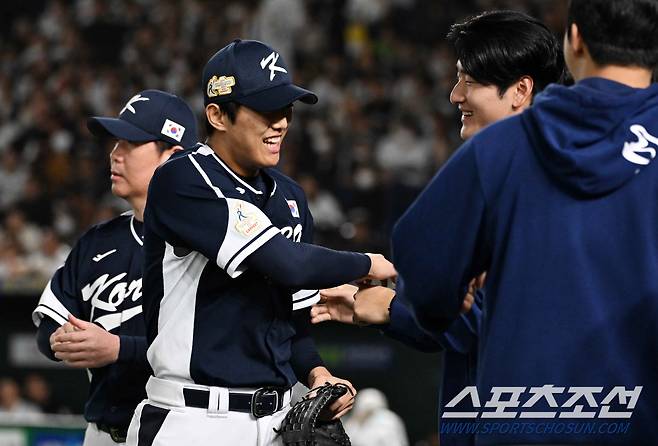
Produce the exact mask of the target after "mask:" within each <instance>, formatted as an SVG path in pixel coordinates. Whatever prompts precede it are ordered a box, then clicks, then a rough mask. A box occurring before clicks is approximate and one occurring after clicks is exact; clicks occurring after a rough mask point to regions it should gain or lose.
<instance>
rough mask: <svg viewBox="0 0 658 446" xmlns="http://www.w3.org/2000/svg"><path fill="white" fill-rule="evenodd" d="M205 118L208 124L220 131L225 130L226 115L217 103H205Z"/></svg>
mask: <svg viewBox="0 0 658 446" xmlns="http://www.w3.org/2000/svg"><path fill="white" fill-rule="evenodd" d="M206 119H207V120H208V124H210V125H211V126H212V127H213V128H215V129H217V130H219V131H220V132H225V131H226V123H227V121H228V116H227V115H226V113H224V112H223V111H222V110H221V109H220V108H219V106H218V105H217V104H208V105H206Z"/></svg>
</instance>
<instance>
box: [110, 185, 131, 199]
mask: <svg viewBox="0 0 658 446" xmlns="http://www.w3.org/2000/svg"><path fill="white" fill-rule="evenodd" d="M112 195H114V196H115V197H119V198H126V197H128V195H129V191H128V188H127V187H126V186H125V184H118V183H112Z"/></svg>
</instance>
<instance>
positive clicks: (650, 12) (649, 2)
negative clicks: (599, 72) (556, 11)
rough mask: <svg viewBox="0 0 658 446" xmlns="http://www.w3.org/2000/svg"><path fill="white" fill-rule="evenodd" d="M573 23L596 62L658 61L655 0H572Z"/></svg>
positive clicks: (653, 63)
mask: <svg viewBox="0 0 658 446" xmlns="http://www.w3.org/2000/svg"><path fill="white" fill-rule="evenodd" d="M572 23H575V24H576V25H577V26H578V30H579V31H580V34H581V35H582V37H583V40H584V41H585V44H586V45H587V49H588V50H589V53H590V55H591V56H592V60H594V62H596V63H597V64H598V65H621V66H640V67H644V68H649V69H654V68H655V66H656V64H658V0H571V2H570V3H569V17H568V21H567V24H568V26H569V28H570V27H571V24H572ZM569 28H567V31H568V30H569ZM567 36H569V33H568V32H567Z"/></svg>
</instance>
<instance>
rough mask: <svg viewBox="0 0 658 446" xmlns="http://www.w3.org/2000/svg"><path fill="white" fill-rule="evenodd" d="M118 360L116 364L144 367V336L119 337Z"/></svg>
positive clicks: (145, 346)
mask: <svg viewBox="0 0 658 446" xmlns="http://www.w3.org/2000/svg"><path fill="white" fill-rule="evenodd" d="M119 343H120V345H119V358H118V360H117V362H131V363H137V364H140V365H146V364H147V360H146V349H147V345H146V336H128V335H119Z"/></svg>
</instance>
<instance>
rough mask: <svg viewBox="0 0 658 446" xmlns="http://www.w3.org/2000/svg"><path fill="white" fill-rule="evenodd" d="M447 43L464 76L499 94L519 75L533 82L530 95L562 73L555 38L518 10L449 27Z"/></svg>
mask: <svg viewBox="0 0 658 446" xmlns="http://www.w3.org/2000/svg"><path fill="white" fill-rule="evenodd" d="M448 40H449V41H451V42H452V43H453V44H454V46H455V52H456V54H457V58H458V59H459V61H460V63H461V66H462V69H463V71H464V73H466V74H468V75H469V76H471V77H472V78H473V79H475V80H476V81H478V82H480V83H482V84H484V85H495V86H496V87H498V91H499V93H500V95H501V96H502V95H503V93H504V92H505V91H506V90H507V89H508V88H509V87H510V86H511V85H512V84H513V83H514V82H516V81H518V80H519V79H520V78H521V77H523V76H530V77H531V78H532V80H533V82H534V88H533V90H532V92H533V94H535V93H537V92H539V91H541V90H543V89H544V88H545V87H546V86H547V85H548V84H550V83H551V82H558V81H560V79H561V76H562V75H563V72H564V59H563V57H562V51H561V49H560V44H559V42H558V40H557V38H556V36H555V35H554V34H553V33H552V32H551V31H550V30H549V29H548V28H547V27H546V25H544V24H543V23H541V22H540V21H539V20H537V19H535V18H533V17H531V16H529V15H527V14H524V13H522V12H518V11H489V12H485V13H483V14H479V15H477V16H475V17H471V18H469V19H467V20H466V21H464V22H462V23H455V24H454V25H452V27H451V28H450V32H449V33H448Z"/></svg>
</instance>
